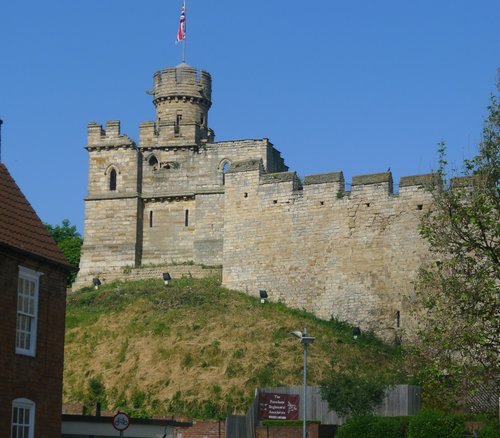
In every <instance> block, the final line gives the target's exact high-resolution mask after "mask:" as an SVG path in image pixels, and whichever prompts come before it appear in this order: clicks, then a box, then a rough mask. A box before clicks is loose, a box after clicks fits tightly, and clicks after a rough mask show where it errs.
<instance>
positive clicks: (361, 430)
mask: <svg viewBox="0 0 500 438" xmlns="http://www.w3.org/2000/svg"><path fill="white" fill-rule="evenodd" d="M407 427H408V418H407V417H375V416H372V415H358V416H354V417H351V418H349V420H347V422H346V423H345V424H344V425H342V426H341V427H340V429H339V430H338V432H337V435H336V436H337V437H338V438H359V437H363V438H380V437H384V438H405V437H406V430H407Z"/></svg>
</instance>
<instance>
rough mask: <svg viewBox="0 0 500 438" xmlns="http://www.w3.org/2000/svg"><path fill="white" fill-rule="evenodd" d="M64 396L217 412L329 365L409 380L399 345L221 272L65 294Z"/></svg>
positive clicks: (241, 406)
mask: <svg viewBox="0 0 500 438" xmlns="http://www.w3.org/2000/svg"><path fill="white" fill-rule="evenodd" d="M66 326H67V327H66V347H65V369H64V402H66V403H71V402H87V403H88V402H89V400H91V399H96V398H101V399H102V400H103V402H104V407H107V408H109V409H117V408H119V407H120V408H122V409H127V410H128V411H129V412H131V413H132V414H134V415H153V414H155V415H160V414H176V415H189V416H192V417H195V418H216V417H218V416H223V415H224V414H226V413H244V412H245V411H246V410H247V408H248V406H249V403H250V401H251V400H252V397H253V395H254V390H255V388H256V387H262V386H278V385H301V384H302V383H303V381H302V379H303V375H302V372H303V368H302V367H303V362H302V360H303V356H302V353H303V349H302V345H301V344H300V343H299V342H298V340H297V339H296V338H294V337H293V336H291V335H290V331H291V330H302V329H303V328H304V326H307V328H308V331H309V333H310V334H311V335H312V336H316V342H315V343H314V344H313V345H312V346H311V347H310V349H309V355H308V359H309V360H308V371H309V384H311V385H313V384H319V383H320V382H321V381H322V379H324V378H325V377H327V375H328V372H329V370H330V369H331V367H332V366H333V367H335V368H346V367H353V366H355V365H359V364H362V369H363V372H366V373H368V374H372V375H390V376H392V377H393V380H394V381H397V382H402V380H403V379H404V377H403V376H402V375H401V371H400V369H401V361H400V359H399V358H398V355H397V351H395V350H393V349H392V348H391V347H389V346H387V345H384V344H382V343H381V342H379V341H377V340H376V339H375V338H373V337H370V336H362V337H361V338H358V339H357V340H354V339H353V338H352V335H351V330H350V328H349V327H348V326H346V325H344V324H341V323H338V322H336V321H323V320H320V319H317V318H316V317H314V316H313V315H311V314H308V313H306V312H302V311H298V310H293V309H289V308H287V307H286V306H284V305H283V304H280V303H266V304H265V305H261V304H260V301H259V300H258V299H257V298H254V297H250V296H248V295H245V294H243V293H239V292H235V291H230V290H227V289H225V288H222V287H221V286H220V282H219V280H218V279H216V278H207V279H201V280H196V279H191V278H189V279H188V278H185V279H178V280H174V281H173V282H172V283H171V284H170V285H169V286H168V287H165V286H164V285H163V282H162V281H161V280H146V281H137V282H128V283H123V282H117V283H113V284H109V285H105V286H101V288H100V289H99V290H98V291H96V290H94V289H91V288H85V289H82V290H80V291H77V292H75V293H73V294H71V295H69V296H68V306H67V321H66Z"/></svg>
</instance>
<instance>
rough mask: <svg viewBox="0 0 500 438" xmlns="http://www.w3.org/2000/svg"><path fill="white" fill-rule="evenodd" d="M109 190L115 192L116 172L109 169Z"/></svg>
mask: <svg viewBox="0 0 500 438" xmlns="http://www.w3.org/2000/svg"><path fill="white" fill-rule="evenodd" d="M109 190H112V191H115V190H116V170H115V169H111V172H109Z"/></svg>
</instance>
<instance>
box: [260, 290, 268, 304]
mask: <svg viewBox="0 0 500 438" xmlns="http://www.w3.org/2000/svg"><path fill="white" fill-rule="evenodd" d="M259 295H260V303H261V304H264V303H265V302H266V300H267V298H268V295H267V291H266V290H264V289H260V290H259Z"/></svg>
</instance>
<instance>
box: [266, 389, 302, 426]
mask: <svg viewBox="0 0 500 438" xmlns="http://www.w3.org/2000/svg"><path fill="white" fill-rule="evenodd" d="M299 400H300V398H299V396H298V395H296V394H275V393H272V392H261V393H260V394H259V419H260V420H298V419H299Z"/></svg>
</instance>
